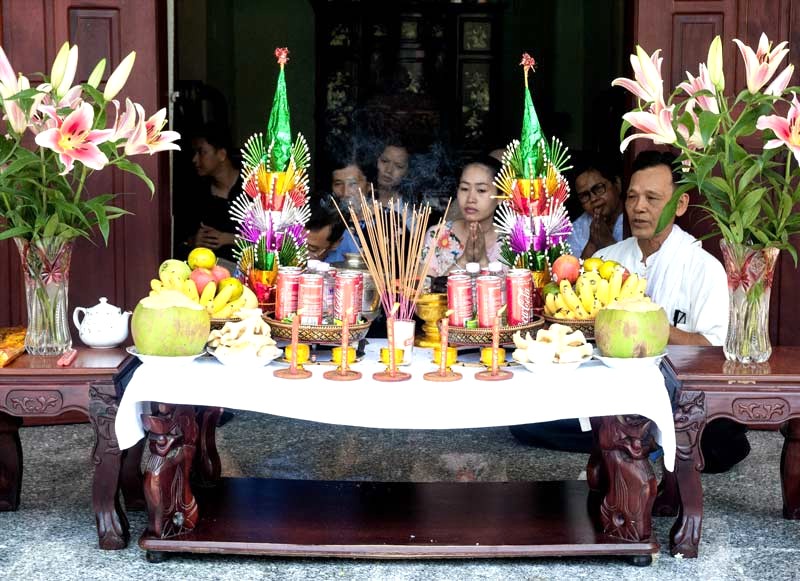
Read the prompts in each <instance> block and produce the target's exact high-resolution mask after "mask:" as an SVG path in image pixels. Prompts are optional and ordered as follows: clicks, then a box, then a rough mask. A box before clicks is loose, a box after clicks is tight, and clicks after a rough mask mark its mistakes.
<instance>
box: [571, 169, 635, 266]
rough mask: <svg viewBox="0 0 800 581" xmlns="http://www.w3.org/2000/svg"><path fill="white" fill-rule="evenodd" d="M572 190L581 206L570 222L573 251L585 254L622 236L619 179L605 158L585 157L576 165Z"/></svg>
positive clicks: (585, 256) (610, 243)
mask: <svg viewBox="0 0 800 581" xmlns="http://www.w3.org/2000/svg"><path fill="white" fill-rule="evenodd" d="M575 175H576V176H577V177H576V178H575V192H576V194H575V195H576V197H577V198H578V201H579V202H580V203H581V207H582V208H583V214H581V215H580V216H579V217H578V218H577V219H576V220H575V221H574V222H573V223H572V234H570V236H569V239H568V242H569V246H570V248H571V249H572V253H573V254H575V255H576V256H580V257H581V258H588V257H590V256H592V255H593V254H594V253H595V252H597V251H598V250H600V249H601V248H605V247H606V246H611V245H612V244H614V243H615V242H619V241H620V240H622V209H623V202H622V180H621V178H620V174H619V172H618V171H617V169H616V168H615V167H614V165H612V163H610V162H609V161H608V160H603V159H600V158H594V159H587V160H586V161H585V162H584V163H582V164H580V165H579V166H578V167H577V168H576V172H575Z"/></svg>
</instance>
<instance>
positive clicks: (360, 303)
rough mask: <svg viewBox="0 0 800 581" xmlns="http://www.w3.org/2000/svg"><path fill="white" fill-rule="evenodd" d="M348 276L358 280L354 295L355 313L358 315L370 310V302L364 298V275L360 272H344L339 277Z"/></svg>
mask: <svg viewBox="0 0 800 581" xmlns="http://www.w3.org/2000/svg"><path fill="white" fill-rule="evenodd" d="M343 274H347V275H349V276H353V277H355V279H356V292H355V294H354V295H353V311H354V312H355V313H356V314H358V313H362V312H364V311H369V310H370V304H369V300H368V299H367V298H366V297H365V296H364V273H363V272H361V271H360V270H343V271H342V272H341V273H339V276H341V275H343Z"/></svg>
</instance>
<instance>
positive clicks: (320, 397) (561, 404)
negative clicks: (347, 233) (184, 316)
mask: <svg viewBox="0 0 800 581" xmlns="http://www.w3.org/2000/svg"><path fill="white" fill-rule="evenodd" d="M381 345H385V342H381V341H380V340H377V341H376V340H372V341H371V344H370V345H369V346H368V347H367V356H366V357H365V358H364V361H361V362H357V363H355V364H354V365H353V366H352V367H353V369H356V370H358V371H361V372H362V373H363V377H362V379H361V380H358V381H349V382H345V381H340V382H335V381H329V380H326V379H324V378H323V377H322V374H323V373H324V372H325V371H326V370H328V369H333V367H332V366H331V365H309V366H307V369H309V370H310V371H312V373H313V377H311V378H309V379H306V380H288V379H279V378H277V377H274V376H273V374H272V372H273V371H274V370H275V369H277V368H278V366H279V365H281V364H279V363H275V362H274V363H272V364H271V365H269V366H268V367H264V368H260V369H255V370H254V369H248V370H242V369H237V368H234V367H225V366H223V365H222V364H220V363H218V362H217V361H216V359H213V358H211V357H203V358H201V359H198V360H196V361H194V362H192V363H190V364H188V365H185V366H183V367H180V368H165V367H162V366H160V365H152V364H142V365H141V366H140V367H139V368H138V369H137V370H136V371H135V373H134V374H133V377H132V378H131V381H130V383H129V384H128V386H127V388H126V390H125V394H124V395H123V397H122V401H121V402H120V404H119V411H118V412H117V418H116V432H117V441H118V442H119V447H120V448H121V449H125V448H129V447H131V446H133V445H134V444H136V442H138V441H139V440H140V439H141V438H142V437H143V436H144V430H143V429H142V423H141V417H140V414H141V413H143V412H144V411H146V409H147V402H150V401H157V402H162V403H172V404H193V405H205V406H219V407H225V408H233V409H242V410H251V411H256V412H264V413H269V414H273V415H277V416H284V417H289V418H297V419H301V420H311V421H316V422H324V423H329V424H340V425H348V426H361V427H367V428H384V429H420V430H430V429H436V430H444V429H459V428H484V427H492V426H511V425H516V424H529V423H536V422H545V421H550V420H558V419H564V418H581V417H600V416H611V415H622V414H638V415H641V416H645V417H647V418H649V419H651V420H653V422H654V423H655V424H656V426H657V427H658V430H657V432H658V433H657V434H656V437H657V439H658V440H659V443H660V444H661V446H662V447H663V449H664V463H665V465H666V467H667V468H668V469H669V470H672V468H673V466H674V462H675V427H674V424H673V419H672V407H671V405H670V400H669V396H668V394H667V390H666V388H665V386H664V379H663V377H662V375H661V373H660V371H659V370H658V367H657V366H655V365H652V366H648V367H646V368H637V369H610V368H608V367H605V366H604V365H603V364H601V363H600V362H599V361H591V362H589V363H586V364H584V365H582V366H581V367H580V368H578V369H577V370H575V371H572V372H567V373H561V374H559V375H556V376H542V375H538V374H533V373H531V372H529V371H527V370H526V369H524V368H523V367H520V366H515V367H512V368H511V370H512V371H513V372H514V377H513V378H512V379H510V380H508V381H494V382H487V381H479V380H476V379H475V377H474V376H475V373H476V372H477V371H480V368H478V367H455V368H454V369H455V370H456V371H459V372H461V373H462V374H463V375H464V378H463V379H462V380H461V381H454V382H451V383H435V382H431V381H425V380H424V379H423V378H422V376H423V374H424V373H425V372H427V371H432V370H435V369H436V366H435V365H433V364H432V363H431V352H430V350H426V349H419V348H415V349H414V361H413V362H412V364H411V365H410V366H407V367H403V368H402V369H403V370H405V371H409V372H410V373H411V374H412V378H411V379H410V380H409V381H403V382H397V383H383V382H378V381H375V380H373V379H372V374H373V373H374V372H375V371H380V370H382V369H384V368H385V366H383V365H381V364H380V363H379V362H378V361H377V356H376V353H377V350H378V348H379V347H380V346H381Z"/></svg>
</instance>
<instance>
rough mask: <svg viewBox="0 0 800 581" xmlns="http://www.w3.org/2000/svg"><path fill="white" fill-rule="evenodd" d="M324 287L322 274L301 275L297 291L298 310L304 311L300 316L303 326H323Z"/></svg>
mask: <svg viewBox="0 0 800 581" xmlns="http://www.w3.org/2000/svg"><path fill="white" fill-rule="evenodd" d="M322 286H323V280H322V275H321V274H301V275H300V284H299V287H298V290H297V308H298V310H299V309H303V313H302V314H301V315H300V324H302V325H321V324H322Z"/></svg>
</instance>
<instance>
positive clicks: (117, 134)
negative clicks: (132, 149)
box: [111, 99, 136, 147]
mask: <svg viewBox="0 0 800 581" xmlns="http://www.w3.org/2000/svg"><path fill="white" fill-rule="evenodd" d="M112 103H114V107H115V109H116V119H115V120H114V136H113V137H112V138H111V141H114V142H120V143H119V144H118V145H117V147H120V146H122V145H123V144H122V143H121V142H122V140H130V138H131V137H132V136H133V133H134V131H136V106H135V105H134V103H133V101H131V100H130V99H125V111H124V112H123V113H122V115H120V114H119V101H117V100H116V99H114V100H113V101H112Z"/></svg>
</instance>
